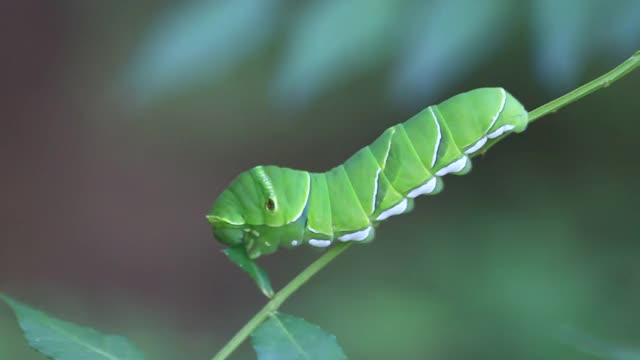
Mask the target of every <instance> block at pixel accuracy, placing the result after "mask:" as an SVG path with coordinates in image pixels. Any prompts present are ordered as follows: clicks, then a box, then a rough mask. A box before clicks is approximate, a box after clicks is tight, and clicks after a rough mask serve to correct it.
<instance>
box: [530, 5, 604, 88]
mask: <svg viewBox="0 0 640 360" xmlns="http://www.w3.org/2000/svg"><path fill="white" fill-rule="evenodd" d="M598 1H600V0H563V1H557V0H539V1H533V2H532V4H533V11H532V13H531V24H532V27H533V28H532V32H533V35H534V42H533V46H534V55H535V59H536V63H535V66H536V68H535V70H536V74H537V75H538V78H539V79H540V81H541V83H542V84H544V86H546V87H547V88H549V89H550V90H552V91H555V92H562V91H565V90H567V89H569V88H570V87H572V86H574V85H575V84H576V83H577V82H578V80H579V77H580V74H581V72H582V70H583V69H584V65H585V59H587V55H588V53H589V51H590V50H591V49H592V48H593V46H594V40H597V39H594V37H593V36H592V35H594V33H593V32H592V30H593V26H592V25H593V22H592V20H593V19H594V13H595V11H596V10H597V2H598Z"/></svg>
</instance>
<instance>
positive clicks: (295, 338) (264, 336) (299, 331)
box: [251, 313, 347, 360]
mask: <svg viewBox="0 0 640 360" xmlns="http://www.w3.org/2000/svg"><path fill="white" fill-rule="evenodd" d="M251 340H252V344H253V348H254V349H255V351H256V353H257V354H258V360H316V359H317V360H342V359H346V358H347V356H346V355H345V353H344V352H343V351H342V348H341V347H340V345H338V342H337V341H336V337H335V335H332V334H330V333H328V332H326V331H324V330H322V329H321V328H320V327H319V326H318V325H315V324H312V323H309V322H307V321H305V320H303V319H300V318H298V317H295V316H291V315H287V314H283V313H277V314H275V315H273V316H271V318H270V319H269V320H267V321H265V322H264V323H262V325H260V327H258V329H257V330H256V331H255V332H254V333H253V334H252V335H251Z"/></svg>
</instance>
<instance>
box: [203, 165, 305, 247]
mask: <svg viewBox="0 0 640 360" xmlns="http://www.w3.org/2000/svg"><path fill="white" fill-rule="evenodd" d="M309 190H310V177H309V173H307V172H305V171H298V170H292V169H287V168H281V167H277V166H256V167H254V168H253V169H251V170H248V171H245V172H243V173H241V174H240V175H238V177H237V178H236V179H235V180H233V182H232V183H231V185H229V187H228V188H227V189H226V190H225V191H224V192H223V193H222V194H220V196H219V197H218V200H216V202H215V204H214V206H213V209H212V210H211V212H210V213H209V215H207V219H208V220H209V223H210V224H211V226H212V227H213V234H214V236H215V237H216V238H217V239H218V240H219V241H220V242H222V243H223V244H225V245H228V246H232V247H238V246H241V247H244V248H245V249H246V251H247V255H249V257H251V258H257V257H259V256H260V255H264V254H269V253H272V252H274V251H276V250H277V248H278V245H279V244H280V243H284V242H285V241H290V239H289V238H290V237H292V236H295V234H290V233H291V232H292V230H295V229H293V226H289V225H291V224H294V223H296V222H297V220H298V219H300V218H301V216H302V213H303V212H304V209H305V206H306V203H307V198H308V196H309ZM296 228H297V226H296Z"/></svg>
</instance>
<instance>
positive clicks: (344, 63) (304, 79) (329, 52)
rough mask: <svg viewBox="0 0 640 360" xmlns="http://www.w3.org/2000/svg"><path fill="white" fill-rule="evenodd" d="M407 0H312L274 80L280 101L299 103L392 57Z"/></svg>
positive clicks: (299, 19)
mask: <svg viewBox="0 0 640 360" xmlns="http://www.w3.org/2000/svg"><path fill="white" fill-rule="evenodd" d="M403 3H404V2H403V1H389V0H322V1H313V2H310V3H309V5H307V7H306V8H304V9H303V11H302V13H301V14H299V15H298V16H297V17H296V19H295V23H294V25H293V27H292V29H291V30H290V31H289V32H290V37H289V39H288V42H287V45H286V49H285V54H284V57H283V60H282V63H281V66H280V69H279V73H278V74H277V76H276V79H275V81H274V91H275V94H276V97H277V100H278V101H279V102H280V103H281V104H284V105H288V106H301V105H305V104H306V103H308V102H309V101H310V100H313V99H315V98H316V97H317V96H319V95H320V94H322V93H325V92H326V91H327V90H328V89H330V88H331V87H335V86H336V85H338V84H344V82H345V81H346V80H349V78H350V77H353V76H354V75H356V74H358V73H362V72H364V71H366V70H369V69H371V68H372V66H375V65H377V64H379V63H380V62H382V61H384V60H385V59H386V58H388V56H389V55H391V51H392V50H393V47H392V46H390V44H393V43H394V41H393V39H394V38H395V30H396V26H397V23H398V21H400V20H401V16H400V15H402V11H401V10H402V9H403Z"/></svg>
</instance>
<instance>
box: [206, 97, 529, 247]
mask: <svg viewBox="0 0 640 360" xmlns="http://www.w3.org/2000/svg"><path fill="white" fill-rule="evenodd" d="M526 126H527V111H526V110H525V109H524V107H523V106H522V105H521V104H520V103H519V102H518V101H517V100H516V99H515V98H514V97H513V96H511V95H510V94H508V93H507V92H506V91H505V90H504V89H502V88H482V89H476V90H472V91H469V92H466V93H463V94H459V95H456V96H454V97H452V98H450V99H448V100H446V101H444V102H443V103H441V104H439V105H434V106H430V107H428V108H426V109H424V110H423V111H421V112H420V113H418V114H416V115H415V116H413V117H412V118H411V119H409V120H407V121H406V122H404V123H401V124H397V125H395V126H392V127H391V128H389V129H387V130H386V131H385V132H384V133H383V134H382V135H380V137H378V138H377V139H376V140H375V141H374V142H373V143H372V144H371V145H369V146H367V147H365V148H363V149H361V150H359V151H358V152H356V153H355V154H354V155H353V156H352V157H351V158H349V159H348V160H347V161H345V163H344V164H342V165H340V166H337V167H335V168H333V169H331V170H329V171H327V172H325V173H308V172H306V171H301V170H293V169H288V168H281V167H277V166H257V167H255V168H253V169H251V170H248V171H246V172H244V173H242V174H240V175H239V176H238V177H237V178H236V179H235V180H234V181H233V182H232V183H231V185H230V186H229V187H228V188H227V189H226V190H225V191H224V192H223V193H222V194H221V195H220V197H219V198H218V200H217V201H216V203H215V204H214V206H213V209H212V210H211V213H210V214H209V215H208V216H207V218H208V219H209V222H210V223H211V225H212V226H213V232H214V235H215V237H216V238H217V239H218V240H220V241H221V242H223V243H224V244H226V245H229V246H242V247H244V248H245V249H246V251H247V254H248V255H249V256H250V257H251V258H257V257H259V256H261V255H266V254H270V253H273V252H275V251H276V250H277V249H278V248H279V247H285V248H291V247H296V246H299V245H301V244H309V245H311V246H315V247H326V246H329V245H331V244H332V243H333V242H334V241H355V242H362V243H364V242H368V241H371V240H372V239H373V238H374V236H375V230H374V228H375V226H376V225H377V224H378V223H379V222H381V221H384V220H386V219H387V218H389V217H391V216H394V215H399V214H403V213H406V212H408V211H410V210H411V209H412V208H413V201H414V200H413V199H414V198H415V197H417V196H420V195H432V194H436V193H438V192H439V191H440V190H441V189H442V187H443V181H442V179H441V178H442V177H443V176H444V175H447V174H450V173H452V174H458V175H462V174H466V173H467V172H469V171H470V170H471V160H470V157H472V156H475V155H477V154H479V153H482V152H483V151H484V150H485V149H487V148H488V147H489V146H491V145H492V144H493V143H495V142H497V141H499V140H500V139H501V138H502V137H503V136H505V135H506V134H509V133H512V132H522V131H524V130H525V129H526Z"/></svg>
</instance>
